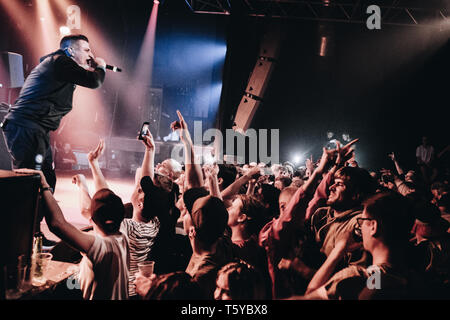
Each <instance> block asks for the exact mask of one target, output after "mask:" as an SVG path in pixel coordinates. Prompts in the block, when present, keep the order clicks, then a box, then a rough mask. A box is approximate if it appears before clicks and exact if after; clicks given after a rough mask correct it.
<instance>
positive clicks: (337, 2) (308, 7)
mask: <svg viewBox="0 0 450 320" xmlns="http://www.w3.org/2000/svg"><path fill="white" fill-rule="evenodd" d="M185 2H186V4H187V5H188V6H189V8H190V9H191V10H192V11H193V12H195V13H200V14H225V15H229V14H230V13H231V12H232V11H233V10H242V11H244V13H245V14H246V15H248V16H257V17H267V16H270V17H273V18H288V19H303V20H315V21H329V22H345V23H365V22H366V20H367V18H368V16H369V14H368V13H367V12H366V10H367V7H368V6H370V5H373V4H376V5H378V6H379V7H380V9H381V18H382V24H388V25H406V26H439V25H440V24H444V23H445V24H447V25H450V1H448V0H382V1H380V0H185ZM237 2H239V6H236V4H237Z"/></svg>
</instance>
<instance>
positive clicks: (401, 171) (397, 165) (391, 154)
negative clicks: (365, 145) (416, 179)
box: [388, 152, 404, 175]
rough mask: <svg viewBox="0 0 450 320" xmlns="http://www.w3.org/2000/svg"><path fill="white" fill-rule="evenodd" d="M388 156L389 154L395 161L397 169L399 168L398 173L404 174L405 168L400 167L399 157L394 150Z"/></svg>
mask: <svg viewBox="0 0 450 320" xmlns="http://www.w3.org/2000/svg"><path fill="white" fill-rule="evenodd" d="M388 156H389V158H391V160H392V161H393V162H394V165H395V169H396V170H397V173H398V174H399V175H402V174H403V173H404V171H403V169H402V168H401V167H400V165H399V163H398V161H397V158H396V157H395V154H394V152H392V153H390V154H388Z"/></svg>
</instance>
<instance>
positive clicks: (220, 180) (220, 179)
mask: <svg viewBox="0 0 450 320" xmlns="http://www.w3.org/2000/svg"><path fill="white" fill-rule="evenodd" d="M217 182H218V183H219V186H220V185H221V184H222V183H223V178H219V179H217Z"/></svg>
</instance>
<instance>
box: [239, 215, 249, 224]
mask: <svg viewBox="0 0 450 320" xmlns="http://www.w3.org/2000/svg"><path fill="white" fill-rule="evenodd" d="M245 220H247V215H246V214H245V213H242V214H240V215H239V217H238V218H237V222H239V223H242V222H245Z"/></svg>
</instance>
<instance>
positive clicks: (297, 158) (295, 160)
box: [292, 154, 303, 164]
mask: <svg viewBox="0 0 450 320" xmlns="http://www.w3.org/2000/svg"><path fill="white" fill-rule="evenodd" d="M292 160H293V162H294V163H295V164H299V163H300V162H301V161H302V160H303V157H302V155H301V154H296V155H294V157H293V159H292Z"/></svg>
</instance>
